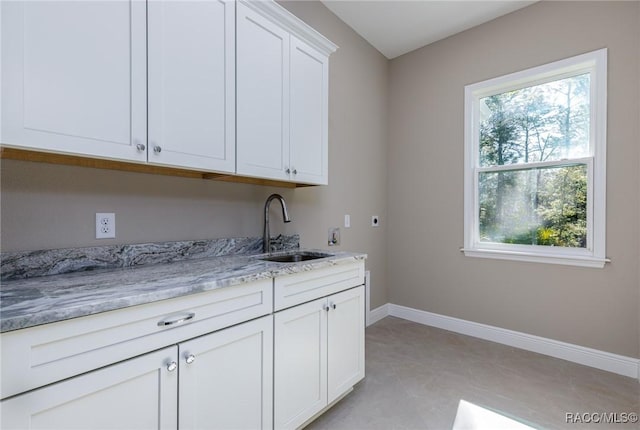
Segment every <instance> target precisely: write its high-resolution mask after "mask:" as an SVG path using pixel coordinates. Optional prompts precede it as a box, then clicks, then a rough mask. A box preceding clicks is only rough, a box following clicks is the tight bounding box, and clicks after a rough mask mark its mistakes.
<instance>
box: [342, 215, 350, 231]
mask: <svg viewBox="0 0 640 430" xmlns="http://www.w3.org/2000/svg"><path fill="white" fill-rule="evenodd" d="M350 227H351V215H349V214H346V215H345V216H344V228H350Z"/></svg>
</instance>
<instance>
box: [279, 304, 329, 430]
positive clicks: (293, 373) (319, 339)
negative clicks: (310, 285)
mask: <svg viewBox="0 0 640 430" xmlns="http://www.w3.org/2000/svg"><path fill="white" fill-rule="evenodd" d="M326 303H327V300H326V299H319V300H315V301H313V302H309V303H306V304H303V305H299V306H295V307H293V308H289V309H287V310H284V311H281V312H278V313H276V314H275V316H274V318H275V319H274V337H275V341H274V345H275V349H274V360H275V363H274V369H275V370H274V410H275V412H274V415H275V416H274V427H275V428H276V429H289V428H296V427H298V426H300V425H301V424H303V423H304V422H305V421H307V420H308V419H309V418H311V417H312V416H313V415H315V414H316V413H318V412H320V411H321V410H322V409H323V408H324V407H325V406H326V405H327V351H326V345H327V312H326V310H325V307H326Z"/></svg>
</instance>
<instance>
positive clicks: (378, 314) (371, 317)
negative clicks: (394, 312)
mask: <svg viewBox="0 0 640 430" xmlns="http://www.w3.org/2000/svg"><path fill="white" fill-rule="evenodd" d="M389 306H391V305H390V304H389V303H387V304H384V305H382V306H380V307H379V308H375V309H374V310H372V311H369V313H368V316H367V327H369V326H370V325H371V324H375V323H377V322H378V321H380V320H381V319H382V318H384V317H387V316H389Z"/></svg>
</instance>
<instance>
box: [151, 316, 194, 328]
mask: <svg viewBox="0 0 640 430" xmlns="http://www.w3.org/2000/svg"><path fill="white" fill-rule="evenodd" d="M195 316H196V314H195V312H189V313H188V314H186V315H181V316H179V317H175V318H172V319H167V320H162V321H158V326H159V327H167V326H170V325H178V324H182V323H184V322H186V321H189V320H192V319H193V318H194V317H195Z"/></svg>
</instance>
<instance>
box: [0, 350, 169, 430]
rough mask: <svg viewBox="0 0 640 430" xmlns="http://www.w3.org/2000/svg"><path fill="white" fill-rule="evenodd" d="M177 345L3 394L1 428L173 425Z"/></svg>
mask: <svg viewBox="0 0 640 430" xmlns="http://www.w3.org/2000/svg"><path fill="white" fill-rule="evenodd" d="M177 361H178V348H177V347H175V346H173V347H169V348H165V349H162V350H160V351H156V352H151V353H148V354H145V355H142V356H140V357H137V358H133V359H130V360H127V361H124V362H122V363H118V364H114V365H112V366H108V367H105V368H103V369H100V370H95V371H93V372H90V373H86V374H84V375H80V376H76V377H75V378H71V379H67V380H65V381H62V382H58V383H56V384H52V385H48V386H46V387H44V388H39V389H37V390H34V391H30V392H28V393H26V394H22V395H19V396H16V397H12V398H10V399H8V400H3V401H2V403H0V410H1V412H2V421H1V423H2V426H1V427H2V428H3V429H5V430H13V429H16V430H17V429H65V430H71V429H78V430H80V429H114V430H115V429H122V430H124V429H139V430H144V429H149V430H151V429H175V428H176V425H177V422H178V414H177V407H176V406H177V402H178V371H177V369H175V368H173V367H171V368H172V369H174V370H173V371H169V370H168V369H169V367H168V366H171V363H177Z"/></svg>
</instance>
